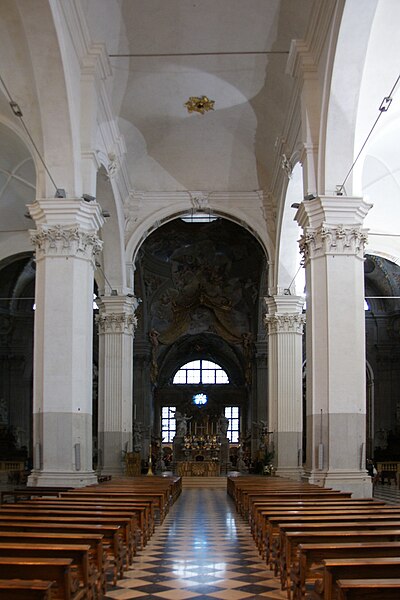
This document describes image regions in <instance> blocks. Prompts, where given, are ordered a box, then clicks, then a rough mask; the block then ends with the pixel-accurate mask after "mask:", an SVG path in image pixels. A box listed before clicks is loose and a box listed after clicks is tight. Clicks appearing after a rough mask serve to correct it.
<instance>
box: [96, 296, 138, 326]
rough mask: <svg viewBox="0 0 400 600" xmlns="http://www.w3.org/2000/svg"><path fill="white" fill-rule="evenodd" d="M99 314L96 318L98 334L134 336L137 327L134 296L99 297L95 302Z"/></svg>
mask: <svg viewBox="0 0 400 600" xmlns="http://www.w3.org/2000/svg"><path fill="white" fill-rule="evenodd" d="M97 304H98V306H99V309H100V313H99V315H98V316H97V318H96V322H97V325H98V328H99V334H106V333H126V334H128V335H132V336H133V335H134V333H135V329H136V327H137V317H136V315H135V310H136V308H137V307H138V304H139V303H138V300H137V298H136V297H135V296H131V295H129V296H101V298H100V299H98V300H97Z"/></svg>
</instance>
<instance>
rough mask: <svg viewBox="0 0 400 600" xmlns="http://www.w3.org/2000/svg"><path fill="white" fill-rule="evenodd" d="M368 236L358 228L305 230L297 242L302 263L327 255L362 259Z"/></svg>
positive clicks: (327, 227) (332, 227) (326, 227)
mask: <svg viewBox="0 0 400 600" xmlns="http://www.w3.org/2000/svg"><path fill="white" fill-rule="evenodd" d="M367 239H368V236H367V232H366V230H365V229H362V228H361V227H358V226H354V225H352V226H344V225H327V224H326V223H324V224H322V225H321V226H320V227H314V228H311V227H309V228H307V229H306V230H305V233H304V234H303V235H302V236H301V238H300V241H299V246H300V252H301V254H302V255H303V261H304V263H306V262H307V261H308V260H310V259H313V258H318V257H320V256H324V255H327V254H332V255H340V254H341V255H352V256H356V257H358V258H361V259H362V258H363V257H364V248H365V244H366V242H367Z"/></svg>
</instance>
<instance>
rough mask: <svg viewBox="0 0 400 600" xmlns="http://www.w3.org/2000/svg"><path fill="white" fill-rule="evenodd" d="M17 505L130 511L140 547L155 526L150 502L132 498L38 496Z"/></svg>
mask: <svg viewBox="0 0 400 600" xmlns="http://www.w3.org/2000/svg"><path fill="white" fill-rule="evenodd" d="M18 506H22V507H24V506H28V507H36V508H49V509H51V510H54V509H57V508H62V509H63V510H65V511H66V512H71V511H75V510H86V509H88V508H89V509H90V510H93V511H100V512H101V511H111V512H112V513H115V514H118V512H119V511H121V513H125V512H130V511H132V513H134V514H135V515H136V517H137V529H138V533H139V536H138V538H139V539H138V541H139V545H140V547H141V548H142V549H143V548H144V546H145V545H146V544H147V542H148V540H149V539H150V537H151V535H152V533H153V532H154V528H155V522H154V510H153V504H152V502H136V501H134V500H129V501H128V500H126V501H125V500H122V501H118V500H116V501H113V500H112V499H107V500H97V498H88V499H82V500H80V499H77V500H76V501H75V500H65V499H64V498H59V499H57V500H52V499H49V498H46V499H43V498H40V499H36V500H25V501H23V502H20V503H18ZM0 512H1V511H0Z"/></svg>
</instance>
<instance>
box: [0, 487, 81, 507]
mask: <svg viewBox="0 0 400 600" xmlns="http://www.w3.org/2000/svg"><path fill="white" fill-rule="evenodd" d="M70 489H72V488H71V487H28V486H24V487H15V488H13V489H12V490H1V491H0V504H3V503H4V502H5V499H8V501H11V502H17V501H18V500H22V499H23V498H25V499H28V498H33V497H35V496H55V497H57V498H58V497H59V496H60V494H61V492H66V491H68V490H70Z"/></svg>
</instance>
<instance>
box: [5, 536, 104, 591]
mask: <svg viewBox="0 0 400 600" xmlns="http://www.w3.org/2000/svg"><path fill="white" fill-rule="evenodd" d="M16 542H17V543H27V544H48V543H58V544H64V545H67V544H71V545H74V544H87V545H88V546H89V563H90V565H92V564H94V565H95V566H96V570H97V572H98V573H99V575H100V580H99V581H98V590H97V597H98V598H101V597H102V595H103V594H104V593H105V589H106V571H107V569H108V568H110V567H111V564H110V561H109V560H108V558H107V554H106V553H105V551H104V549H103V535H101V534H95V533H52V532H48V533H41V532H33V531H31V532H24V531H0V544H4V543H10V544H14V543H16ZM91 570H92V569H91ZM96 580H97V578H96Z"/></svg>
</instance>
